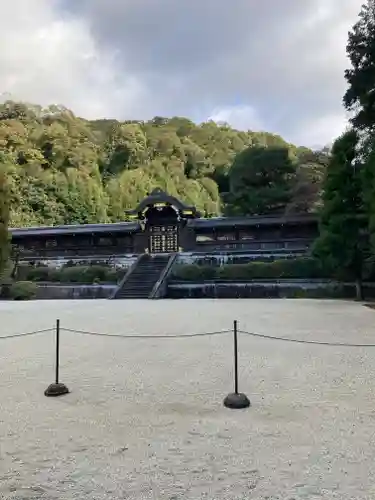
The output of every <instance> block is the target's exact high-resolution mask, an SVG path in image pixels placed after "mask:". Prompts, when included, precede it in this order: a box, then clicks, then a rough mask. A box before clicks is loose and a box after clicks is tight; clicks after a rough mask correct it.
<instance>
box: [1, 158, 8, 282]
mask: <svg viewBox="0 0 375 500" xmlns="http://www.w3.org/2000/svg"><path fill="white" fill-rule="evenodd" d="M8 223H9V189H8V181H7V171H6V165H5V164H4V163H2V158H1V157H0V277H1V276H2V274H3V271H4V269H5V267H6V264H7V262H8V258H9V251H10V240H9V233H8Z"/></svg>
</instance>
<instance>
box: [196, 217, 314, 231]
mask: <svg viewBox="0 0 375 500" xmlns="http://www.w3.org/2000/svg"><path fill="white" fill-rule="evenodd" d="M317 221H318V218H317V216H316V215H314V214H301V215H260V216H249V217H213V218H212V219H191V220H189V221H188V225H189V226H190V227H193V228H196V229H199V228H202V229H203V228H207V229H208V228H210V227H233V226H244V227H249V226H256V225H261V226H268V225H281V224H305V223H314V222H317Z"/></svg>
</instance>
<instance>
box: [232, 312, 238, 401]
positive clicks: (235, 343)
mask: <svg viewBox="0 0 375 500" xmlns="http://www.w3.org/2000/svg"><path fill="white" fill-rule="evenodd" d="M237 334H238V326H237V320H236V319H235V320H234V321H233V338H234V393H235V394H238V340H237V337H238V335H237Z"/></svg>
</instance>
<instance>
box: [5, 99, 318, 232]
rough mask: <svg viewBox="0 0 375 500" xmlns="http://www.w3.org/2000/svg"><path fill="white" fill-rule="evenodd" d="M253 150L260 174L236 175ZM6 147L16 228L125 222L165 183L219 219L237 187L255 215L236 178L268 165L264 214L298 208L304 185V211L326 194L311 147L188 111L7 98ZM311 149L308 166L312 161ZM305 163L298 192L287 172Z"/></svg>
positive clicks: (239, 199)
mask: <svg viewBox="0 0 375 500" xmlns="http://www.w3.org/2000/svg"><path fill="white" fill-rule="evenodd" d="M247 148H250V149H249V150H247ZM280 148H281V149H280ZM252 150H254V151H258V152H259V151H263V152H264V154H263V156H262V155H260V157H256V155H255V153H254V154H253V155H252V157H253V160H252V167H251V168H252V169H253V170H251V169H250V170H246V169H245V171H244V172H243V174H241V175H237V174H239V170H241V168H238V165H240V164H241V161H242V160H243V158H244V157H243V156H241V155H242V152H243V151H247V153H246V154H249V151H250V152H251V151H252ZM268 150H269V151H268ZM0 151H1V155H2V156H1V157H0V164H6V165H7V170H8V183H9V199H10V204H11V209H12V210H11V221H10V223H11V225H12V226H13V227H14V226H35V225H56V224H77V223H78V224H79V223H80V224H84V223H94V222H116V221H120V220H124V219H125V218H126V216H125V213H124V212H125V210H126V209H130V208H134V207H135V206H136V204H137V203H138V202H139V201H140V200H141V199H142V198H143V197H144V196H146V195H147V193H148V192H150V191H152V190H153V189H154V188H157V187H159V188H161V189H163V190H166V191H168V192H169V193H170V194H171V195H174V196H177V197H178V198H180V199H181V200H182V201H185V202H187V203H188V204H194V205H195V206H196V207H197V209H198V210H199V211H201V212H202V213H203V214H207V215H219V214H220V213H222V212H223V211H225V210H226V206H225V205H226V202H227V200H228V192H229V190H230V184H232V185H233V186H234V191H233V193H231V194H232V195H234V197H233V196H232V200H231V208H232V209H233V211H234V212H236V213H244V214H247V213H253V212H254V201H253V197H252V196H247V195H246V193H244V192H243V191H244V190H243V189H242V191H241V187H240V186H239V185H238V182H241V181H240V180H239V181H238V182H237V183H236V176H237V179H241V176H242V175H244V178H245V180H246V183H247V184H246V185H247V186H248V187H249V188H251V186H252V182H253V181H252V175H253V174H252V172H257V171H260V170H262V169H265V170H266V171H267V175H268V178H269V179H270V180H272V183H273V188H272V190H269V189H268V190H267V189H266V188H265V187H264V186H263V187H264V189H263V191H261V192H260V193H261V194H260V196H265V197H266V198H267V197H268V198H267V200H266V202H265V203H260V202H259V203H258V205H256V207H255V209H256V210H258V211H259V210H261V211H266V212H267V211H268V210H269V209H270V208H271V209H274V208H277V207H284V206H285V203H286V202H289V201H291V204H290V207H291V209H292V210H297V211H299V210H300V207H301V203H300V202H299V201H298V199H299V198H301V190H302V198H303V199H304V201H305V206H304V207H302V210H304V211H305V210H311V209H313V208H314V207H315V205H316V202H317V200H318V198H319V192H320V181H319V179H318V180H317V181H316V178H315V177H316V176H315V172H316V171H318V170H319V162H318V160H317V159H316V158H314V157H313V152H312V151H309V150H308V149H306V148H296V147H295V146H293V145H290V144H287V143H286V142H285V141H283V139H282V138H281V137H279V136H275V135H273V134H268V133H266V132H242V131H238V130H234V129H232V128H231V127H229V126H228V125H225V124H221V125H218V124H216V123H214V122H208V123H203V124H200V125H195V124H194V123H193V122H191V121H190V120H188V119H187V118H181V117H173V118H170V119H168V118H162V117H155V118H154V119H153V120H150V121H148V122H141V121H126V122H118V121H116V120H95V121H88V120H84V119H81V118H78V117H76V116H74V114H73V113H72V112H71V111H69V110H67V109H65V108H63V107H57V106H50V107H48V108H42V107H41V106H35V105H30V104H22V103H15V102H12V101H8V102H6V103H4V104H2V105H0ZM277 151H285V154H284V156H283V157H282V158H281V159H280V158H275V155H276V156H277V154H276V152H277ZM267 152H268V153H267ZM246 154H245V153H244V155H245V156H246ZM267 154H268V156H267ZM308 154H310V160H311V161H310V162H306V161H305V157H306V155H308ZM322 154H323V153H322ZM237 155H239V158H238V159H236V157H237ZM250 156H251V154H250ZM279 156H280V155H279ZM323 156H324V155H323ZM266 157H267V158H268V159H269V160H270V164H269V165H268V164H267V165H266V164H265V163H267V161H268V160H267V161H266V160H265V158H266ZM241 158H242V160H241ZM246 161H247V160H246ZM258 162H259V165H257V163H258ZM280 162H281V165H280ZM242 163H243V161H242ZM232 164H233V168H232ZM291 164H293V168H292V165H291ZM300 166H301V168H302V166H303V168H302V170H303V172H304V174H305V175H304V176H302V175H301V176H300V177H298V178H297V180H296V185H295V186H294V187H298V183H299V181H300V184H301V186H300V190H299V191H298V189H294V188H293V192H292V193H290V188H291V179H289V177H288V179H286V177H287V171H288V172H289V170H290V174H291V175H292V176H293V172H294V170H295V168H297V170H298V168H299V167H300ZM280 168H281V170H282V172H283V173H282V174H280ZM273 170H274V172H273ZM302 170H301V172H302ZM315 184H316V185H315ZM261 187H262V186H261ZM306 190H307V191H309V192H310V194H311V196H310V197H309V198H307V197H306V196H305V193H306ZM253 191H254V190H253ZM258 198H259V196H258ZM271 198H272V200H270V199H271ZM293 200H294V201H295V202H294V201H293ZM306 200H307V201H306ZM236 204H238V206H237V205H236ZM270 204H271V207H270V206H269V205H270ZM306 205H308V206H307V208H306Z"/></svg>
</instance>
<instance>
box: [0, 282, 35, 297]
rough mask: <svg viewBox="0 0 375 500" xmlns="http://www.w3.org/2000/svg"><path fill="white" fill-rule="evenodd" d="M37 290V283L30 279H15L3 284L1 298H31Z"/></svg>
mask: <svg viewBox="0 0 375 500" xmlns="http://www.w3.org/2000/svg"><path fill="white" fill-rule="evenodd" d="M36 292H37V285H36V284H35V283H32V282H30V281H16V282H14V283H9V284H8V285H4V286H3V289H2V290H1V298H2V299H7V300H31V299H34V298H35V296H36Z"/></svg>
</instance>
